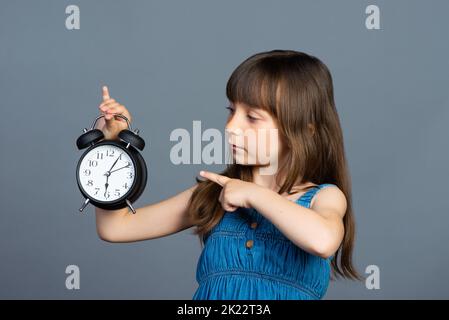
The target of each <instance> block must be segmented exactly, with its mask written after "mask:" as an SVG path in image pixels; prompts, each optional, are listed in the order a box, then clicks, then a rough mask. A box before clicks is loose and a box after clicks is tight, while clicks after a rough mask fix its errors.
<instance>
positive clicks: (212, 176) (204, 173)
mask: <svg viewBox="0 0 449 320" xmlns="http://www.w3.org/2000/svg"><path fill="white" fill-rule="evenodd" d="M200 175H201V176H203V177H204V178H206V179H209V180H210V181H213V182H215V183H218V184H219V185H220V186H223V185H224V184H225V183H226V182H227V181H228V180H229V179H230V178H229V177H226V176H222V175H219V174H216V173H213V172H209V171H200Z"/></svg>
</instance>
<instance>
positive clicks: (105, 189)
mask: <svg viewBox="0 0 449 320" xmlns="http://www.w3.org/2000/svg"><path fill="white" fill-rule="evenodd" d="M108 172H109V171H108ZM108 172H107V173H106V183H105V185H104V197H105V198H106V192H107V191H108V187H109V183H108V180H109V174H108Z"/></svg>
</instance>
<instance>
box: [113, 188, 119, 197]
mask: <svg viewBox="0 0 449 320" xmlns="http://www.w3.org/2000/svg"><path fill="white" fill-rule="evenodd" d="M114 194H115V195H116V196H117V197H120V189H115V193H114Z"/></svg>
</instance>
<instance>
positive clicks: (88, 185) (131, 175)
mask: <svg viewBox="0 0 449 320" xmlns="http://www.w3.org/2000/svg"><path fill="white" fill-rule="evenodd" d="M78 178H79V183H80V185H81V187H82V188H83V190H84V191H85V192H86V193H87V194H88V195H89V196H90V197H91V198H93V199H95V200H97V201H101V202H112V201H115V200H117V199H119V198H122V197H123V196H124V195H125V194H126V193H128V192H129V191H130V189H131V186H132V185H133V183H134V179H135V167H134V163H133V161H132V159H131V158H130V156H129V155H128V153H126V152H125V151H123V150H122V149H121V148H119V147H117V146H114V145H100V146H98V147H96V148H92V149H91V150H90V151H89V152H88V153H86V155H85V156H84V157H83V159H82V160H81V163H80V166H79V169H78Z"/></svg>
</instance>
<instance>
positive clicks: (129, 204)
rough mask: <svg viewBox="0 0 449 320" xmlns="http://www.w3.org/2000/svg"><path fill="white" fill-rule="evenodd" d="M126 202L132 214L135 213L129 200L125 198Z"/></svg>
mask: <svg viewBox="0 0 449 320" xmlns="http://www.w3.org/2000/svg"><path fill="white" fill-rule="evenodd" d="M126 204H127V205H128V207H129V208H130V209H131V211H132V212H133V214H135V213H136V209H134V208H133V206H132V204H131V202H130V201H129V200H128V199H126Z"/></svg>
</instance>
